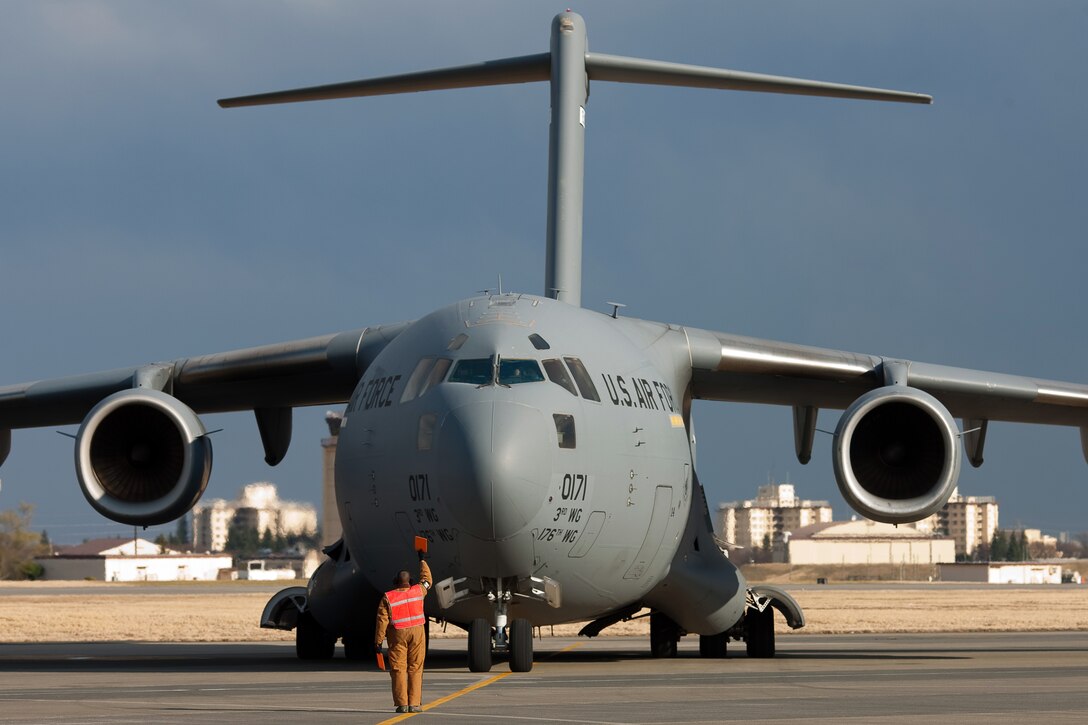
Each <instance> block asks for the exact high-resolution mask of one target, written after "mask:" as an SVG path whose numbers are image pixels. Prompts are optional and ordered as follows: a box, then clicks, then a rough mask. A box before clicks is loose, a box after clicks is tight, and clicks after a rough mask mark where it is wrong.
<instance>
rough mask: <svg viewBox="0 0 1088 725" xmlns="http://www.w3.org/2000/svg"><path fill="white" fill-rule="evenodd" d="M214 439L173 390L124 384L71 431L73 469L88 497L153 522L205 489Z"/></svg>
mask: <svg viewBox="0 0 1088 725" xmlns="http://www.w3.org/2000/svg"><path fill="white" fill-rule="evenodd" d="M211 470H212V444H211V441H210V440H209V439H208V437H207V435H206V431H205V430H204V424H203V423H201V421H200V418H198V417H197V415H196V413H194V412H193V411H192V410H191V409H189V408H188V407H187V406H186V405H185V404H184V403H182V402H181V401H180V400H178V399H177V398H174V397H172V396H170V395H167V394H166V393H162V392H159V391H157V390H151V389H134V390H123V391H121V392H119V393H114V394H113V395H111V396H109V397H108V398H106V399H105V400H103V401H102V402H100V403H99V404H98V405H96V406H95V407H94V408H93V409H92V410H91V412H90V413H88V414H87V418H86V419H85V420H84V421H83V425H81V426H80V428H79V434H78V435H77V436H76V474H77V476H78V477H79V486H80V488H81V489H83V495H84V496H86V497H87V501H89V502H90V504H91V506H93V507H94V508H95V510H97V511H98V512H99V513H101V514H102V515H103V516H106V517H107V518H110V519H113V520H114V521H118V522H120V523H123V524H133V525H138V526H152V525H154V524H163V523H166V522H168V521H173V520H174V519H176V518H178V517H180V516H182V515H183V514H184V513H185V512H187V511H188V510H189V509H191V508H192V507H193V505H194V504H195V503H196V502H197V501H198V500H199V499H200V496H201V494H203V493H204V489H205V487H207V485H208V478H209V476H210V475H211Z"/></svg>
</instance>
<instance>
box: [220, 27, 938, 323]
mask: <svg viewBox="0 0 1088 725" xmlns="http://www.w3.org/2000/svg"><path fill="white" fill-rule="evenodd" d="M551 31H552V32H551V45H550V48H549V51H548V52H547V53H538V54H536V55H524V56H518V57H515V58H502V59H499V60H491V61H485V62H483V63H476V64H473V65H464V66H457V67H452V68H439V69H436V70H427V71H419V72H416V73H405V74H402V75H395V76H384V77H380V78H365V79H362V80H357V81H348V82H346V83H334V84H331V85H324V86H312V87H308V88H297V89H293V90H287V91H275V92H272V93H261V94H258V95H252V96H239V97H237V98H224V99H220V101H219V105H220V106H221V107H223V108H234V107H238V106H260V105H268V104H274V103H296V102H300V101H324V100H331V99H335V98H357V97H361V96H380V95H386V94H390V93H413V92H416V91H436V90H444V89H451V88H469V87H473V86H493V85H503V84H510V83H530V82H533V81H549V82H550V84H551V104H552V114H551V126H550V129H549V144H548V216H547V256H546V264H545V270H544V294H545V296H547V297H553V298H555V299H557V300H560V301H562V302H567V303H569V304H572V305H581V304H582V185H583V180H584V167H585V133H586V100H587V99H588V98H589V83H590V81H612V82H614V83H642V84H649V85H664V86H689V87H693V88H714V89H718V90H733V91H755V92H758V93H789V94H796V95H804V96H824V97H831V98H854V99H861V100H870V101H898V102H902V103H931V102H932V101H933V98H932V97H930V96H927V95H924V94H921V93H905V92H902V91H890V90H883V89H880V88H866V87H864V86H851V85H844V84H841V83H824V82H822V81H812V80H805V79H801V78H788V77H785V76H772V75H765V74H762V73H748V72H745V71H734V70H726V69H724V68H710V67H705V66H695V65H683V64H680V63H666V62H663V61H657V60H648V59H645V58H628V57H624V56H619V55H604V54H601V53H590V52H589V50H588V44H587V41H586V26H585V21H584V20H582V16H580V15H578V14H577V13H572V12H570V11H569V10H568V11H567V12H565V13H560V14H559V15H556V16H555V18H554V19H553V20H552V28H551Z"/></svg>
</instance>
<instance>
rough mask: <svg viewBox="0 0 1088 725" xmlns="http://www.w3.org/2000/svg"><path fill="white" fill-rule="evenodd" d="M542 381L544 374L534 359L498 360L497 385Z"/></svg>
mask: <svg viewBox="0 0 1088 725" xmlns="http://www.w3.org/2000/svg"><path fill="white" fill-rule="evenodd" d="M541 382H544V374H543V373H542V372H540V366H539V365H537V362H536V360H500V361H499V385H517V384H518V383H541Z"/></svg>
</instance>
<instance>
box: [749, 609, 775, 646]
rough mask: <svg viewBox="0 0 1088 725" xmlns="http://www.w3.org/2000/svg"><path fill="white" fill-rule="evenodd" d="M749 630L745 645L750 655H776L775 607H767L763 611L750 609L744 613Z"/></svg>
mask: <svg viewBox="0 0 1088 725" xmlns="http://www.w3.org/2000/svg"><path fill="white" fill-rule="evenodd" d="M744 622H745V625H746V629H747V630H748V632H747V636H746V637H745V646H746V647H747V649H748V656H749V657H758V658H767V657H774V609H773V608H772V607H767V608H766V609H764V610H763V611H762V612H758V611H756V610H754V609H749V610H748V613H747V614H745V615H744Z"/></svg>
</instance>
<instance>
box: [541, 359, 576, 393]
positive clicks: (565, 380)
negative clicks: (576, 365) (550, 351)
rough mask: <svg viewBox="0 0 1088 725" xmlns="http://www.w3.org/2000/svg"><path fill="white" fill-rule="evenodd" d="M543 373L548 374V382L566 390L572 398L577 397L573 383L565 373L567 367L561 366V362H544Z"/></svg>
mask: <svg viewBox="0 0 1088 725" xmlns="http://www.w3.org/2000/svg"><path fill="white" fill-rule="evenodd" d="M544 372H546V373H548V380H551V381H552V382H553V383H555V384H556V385H558V386H560V387H562V388H564V389H566V391H567V392H569V393H570V394H571V395H573V396H574V397H576V398H577V397H578V391H577V389H575V387H574V381H573V380H571V379H570V375H569V374H568V373H567V366H566V365H564V364H563V361H562V360H545V361H544Z"/></svg>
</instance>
